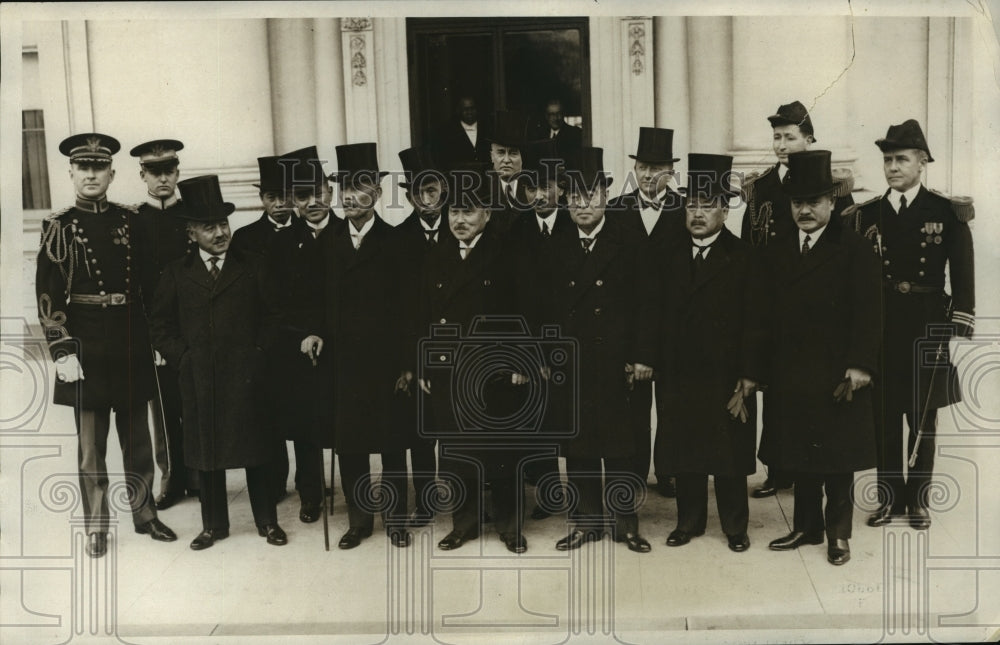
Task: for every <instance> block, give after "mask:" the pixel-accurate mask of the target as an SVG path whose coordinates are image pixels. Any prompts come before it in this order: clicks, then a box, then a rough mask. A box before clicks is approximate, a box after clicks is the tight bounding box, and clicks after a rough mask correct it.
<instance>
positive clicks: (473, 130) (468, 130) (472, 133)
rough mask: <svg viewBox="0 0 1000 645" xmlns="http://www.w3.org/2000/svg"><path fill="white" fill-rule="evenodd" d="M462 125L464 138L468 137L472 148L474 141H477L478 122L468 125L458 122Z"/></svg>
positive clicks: (474, 144)
mask: <svg viewBox="0 0 1000 645" xmlns="http://www.w3.org/2000/svg"><path fill="white" fill-rule="evenodd" d="M460 123H461V124H462V129H463V130H465V136H467V137H469V141H470V142H471V143H472V147H473V148H474V147H476V141H477V140H478V139H479V122H478V121H477V122H475V123H473V124H472V125H469V124H468V123H466V122H465V121H460Z"/></svg>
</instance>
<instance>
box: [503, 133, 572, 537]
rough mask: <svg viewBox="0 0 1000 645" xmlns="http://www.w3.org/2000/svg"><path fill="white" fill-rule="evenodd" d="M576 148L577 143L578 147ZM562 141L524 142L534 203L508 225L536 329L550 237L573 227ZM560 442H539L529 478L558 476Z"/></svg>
mask: <svg viewBox="0 0 1000 645" xmlns="http://www.w3.org/2000/svg"><path fill="white" fill-rule="evenodd" d="M577 147H579V146H577ZM561 150H562V147H561V144H559V143H558V142H557V140H556V139H552V138H550V139H541V140H538V141H533V142H531V143H530V144H528V147H527V149H526V151H525V152H526V154H525V160H526V163H525V168H524V171H523V174H522V175H521V181H522V182H523V183H524V190H525V196H526V197H527V199H528V202H529V203H530V204H531V205H532V212H530V213H522V214H521V215H520V216H519V217H518V220H517V221H516V222H515V224H514V227H513V228H512V230H511V234H510V240H509V243H510V245H511V246H512V248H513V249H514V253H515V255H516V256H517V258H518V259H517V261H516V266H517V267H518V270H519V271H520V272H521V273H522V277H521V284H522V285H523V288H524V289H525V290H526V291H527V295H526V296H525V297H524V298H523V301H524V302H525V304H526V305H527V306H529V307H532V308H533V309H535V311H532V312H524V313H525V315H526V316H527V317H528V318H530V319H532V320H534V322H535V325H536V329H535V330H533V331H534V332H535V333H536V334H537V333H539V332H540V329H538V328H537V326H538V325H540V324H542V323H543V322H547V321H544V319H543V318H542V316H541V314H542V312H541V310H539V307H541V305H542V304H543V303H544V301H545V298H546V297H547V295H548V293H547V288H548V286H547V285H548V277H549V275H550V274H551V272H552V262H553V261H554V257H553V253H552V250H553V244H554V242H553V240H554V239H556V238H558V237H561V236H564V235H571V234H572V232H573V230H574V229H575V228H576V227H575V225H574V224H573V220H572V218H571V217H570V215H569V211H568V210H567V209H566V205H565V200H564V199H563V196H564V195H565V192H566V186H567V181H568V180H567V177H566V163H565V161H564V159H563V157H562V154H561ZM556 414H558V412H557V410H556V409H554V408H551V407H550V409H549V410H548V411H547V416H546V419H545V424H547V425H552V424H554V423H557V422H558V421H557V419H558V417H557V416H555V415H556ZM557 449H558V446H557V445H555V444H552V445H540V446H538V451H537V452H536V455H535V458H534V459H532V460H531V461H530V462H528V464H527V465H526V467H525V471H526V472H525V476H526V479H527V480H528V481H530V482H533V483H535V482H537V483H542V482H545V481H554V480H555V479H557V478H558V477H559V460H558V457H557V454H556V450H557ZM540 494H541V495H544V496H546V497H547V498H548V499H553V500H555V499H559V498H560V497H561V495H560V493H559V492H558V491H556V490H554V489H553V490H547V491H541V492H540ZM547 517H549V512H548V511H547V510H545V506H544V505H538V506H536V507H535V508H534V509H533V510H532V511H531V518H532V519H534V520H543V519H545V518H547Z"/></svg>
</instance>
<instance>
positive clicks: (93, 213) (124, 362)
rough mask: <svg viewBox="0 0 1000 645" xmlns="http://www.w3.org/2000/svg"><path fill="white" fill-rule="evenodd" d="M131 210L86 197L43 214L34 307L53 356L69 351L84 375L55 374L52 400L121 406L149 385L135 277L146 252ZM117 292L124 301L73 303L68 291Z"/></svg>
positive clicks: (143, 396)
mask: <svg viewBox="0 0 1000 645" xmlns="http://www.w3.org/2000/svg"><path fill="white" fill-rule="evenodd" d="M135 217H136V213H135V211H134V210H132V209H130V208H129V207H127V206H123V205H121V204H116V203H113V202H107V201H102V202H101V203H100V204H99V205H98V204H95V203H90V202H86V203H83V204H82V205H81V206H73V207H70V208H67V209H65V210H63V211H60V212H58V213H55V214H53V215H51V216H49V217H47V218H46V219H44V220H43V221H42V244H41V248H40V250H39V252H38V264H37V267H36V270H35V295H36V297H37V298H38V315H39V321H40V322H41V325H42V329H43V330H44V332H45V337H46V340H47V342H48V343H49V352H50V354H51V356H52V358H53V360H55V359H57V358H59V357H60V356H63V355H66V354H76V355H77V358H78V359H79V361H80V366H81V368H82V369H83V376H84V378H83V380H79V381H76V382H74V383H61V382H56V384H55V389H54V392H53V397H52V402H53V403H55V404H56V405H72V406H78V407H80V408H82V409H85V410H100V409H102V408H107V407H113V408H115V409H116V410H120V411H123V412H127V411H128V410H129V409H130V408H131V407H132V406H135V405H145V404H146V401H148V400H149V399H151V398H152V397H153V395H154V393H155V391H156V390H155V380H154V374H153V350H152V347H151V346H150V343H149V328H148V326H147V322H146V312H145V307H144V305H143V294H142V289H141V284H142V282H143V277H142V275H143V274H142V268H143V267H142V263H141V262H139V258H141V257H143V253H144V252H145V250H144V248H143V246H142V242H143V241H142V239H141V238H140V237H136V236H135V235H133V233H132V228H133V226H134V223H135ZM74 294H76V295H85V296H92V297H93V296H99V295H101V294H124V295H125V296H126V303H125V304H118V305H115V304H111V305H101V304H80V303H75V302H70V297H71V296H72V295H74Z"/></svg>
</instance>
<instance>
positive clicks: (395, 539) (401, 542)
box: [388, 528, 413, 549]
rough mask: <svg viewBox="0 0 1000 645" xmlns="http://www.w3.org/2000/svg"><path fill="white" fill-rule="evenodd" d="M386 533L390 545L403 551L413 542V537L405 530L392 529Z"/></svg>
mask: <svg viewBox="0 0 1000 645" xmlns="http://www.w3.org/2000/svg"><path fill="white" fill-rule="evenodd" d="M388 533H389V542H391V543H392V546H397V547H399V548H401V549H405V548H406V547H408V546H410V544H412V542H413V536H411V535H410V532H409V531H407V530H406V529H400V528H392V529H389V531H388Z"/></svg>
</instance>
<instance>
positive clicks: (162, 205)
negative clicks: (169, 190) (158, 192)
mask: <svg viewBox="0 0 1000 645" xmlns="http://www.w3.org/2000/svg"><path fill="white" fill-rule="evenodd" d="M177 201H178V198H177V193H174V194H173V195H171V196H170V197H167V198H166V199H160V198H159V197H157V196H155V195H152V194H150V193H146V203H147V204H149V205H150V206H152V207H153V208H155V209H157V210H161V211H165V210H167V209H168V208H170V207H171V206H173V205H174V204H176V203H177Z"/></svg>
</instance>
